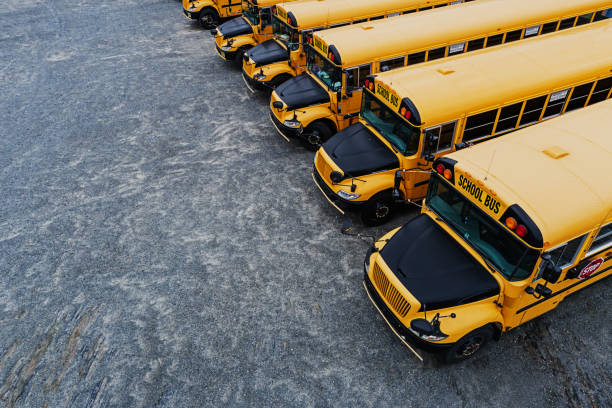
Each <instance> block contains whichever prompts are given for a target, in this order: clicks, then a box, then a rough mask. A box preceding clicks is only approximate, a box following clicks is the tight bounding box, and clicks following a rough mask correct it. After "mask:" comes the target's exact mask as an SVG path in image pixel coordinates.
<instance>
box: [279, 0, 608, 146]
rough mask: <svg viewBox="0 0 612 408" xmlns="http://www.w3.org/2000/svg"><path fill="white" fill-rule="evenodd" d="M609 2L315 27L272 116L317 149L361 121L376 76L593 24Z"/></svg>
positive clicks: (498, 1) (488, 7)
mask: <svg viewBox="0 0 612 408" xmlns="http://www.w3.org/2000/svg"><path fill="white" fill-rule="evenodd" d="M610 7H611V4H610V1H607V0H606V1H602V0H577V1H567V2H559V1H557V0H538V1H532V0H513V1H506V0H479V1H477V2H473V3H469V4H464V5H460V6H453V7H444V8H440V9H435V10H430V11H426V12H424V13H418V14H413V15H409V16H402V17H397V18H394V19H390V20H388V21H382V22H381V21H376V22H373V23H362V24H359V25H355V26H351V27H342V28H337V29H333V30H327V31H323V32H318V33H315V35H314V36H313V41H312V42H313V44H312V45H309V46H307V47H306V55H307V63H306V65H307V68H308V72H307V75H302V76H300V77H296V78H293V79H291V80H289V81H287V82H286V83H284V84H283V85H282V87H281V88H278V89H276V92H274V93H273V94H272V98H271V100H270V112H271V119H272V122H273V123H274V125H275V126H276V129H277V130H278V132H279V133H280V134H281V136H283V137H284V138H285V139H290V138H297V137H299V138H301V139H302V140H303V141H305V142H306V143H307V145H310V146H311V147H312V148H316V147H318V145H319V144H320V143H321V142H324V141H325V140H327V139H328V138H329V137H330V136H331V135H332V134H334V133H335V132H337V131H338V130H342V129H344V128H346V127H347V126H349V125H351V124H354V123H355V122H356V121H357V117H358V113H359V109H360V104H361V94H362V87H363V84H364V82H365V80H366V78H367V77H368V76H369V75H372V74H376V73H379V72H385V71H388V70H393V69H397V68H400V67H404V66H415V65H417V64H421V63H424V62H427V61H432V60H438V59H444V58H448V57H452V56H455V55H460V54H464V53H468V52H474V51H475V50H479V49H482V48H491V47H493V46H498V45H501V44H507V43H510V42H514V41H522V40H524V39H529V38H531V37H536V36H539V35H542V34H546V33H552V32H555V31H560V30H565V29H568V28H570V27H575V26H581V25H585V24H589V23H591V22H595V21H599V20H602V19H605V18H608V17H610V16H611V15H612V13H611V12H610V10H609V9H610ZM274 105H277V106H278V108H274Z"/></svg>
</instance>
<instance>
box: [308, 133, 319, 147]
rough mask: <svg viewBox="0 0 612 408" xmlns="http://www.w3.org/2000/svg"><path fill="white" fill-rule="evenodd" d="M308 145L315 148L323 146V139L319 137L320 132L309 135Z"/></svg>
mask: <svg viewBox="0 0 612 408" xmlns="http://www.w3.org/2000/svg"><path fill="white" fill-rule="evenodd" d="M308 143H310V144H311V145H313V146H319V145H320V144H321V138H320V137H319V132H316V131H315V132H312V133H311V134H309V135H308Z"/></svg>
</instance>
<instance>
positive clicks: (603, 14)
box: [593, 9, 612, 21]
mask: <svg viewBox="0 0 612 408" xmlns="http://www.w3.org/2000/svg"><path fill="white" fill-rule="evenodd" d="M610 17H612V9H607V10H601V11H598V12H597V13H595V18H594V19H593V21H600V20H605V19H606V18H610Z"/></svg>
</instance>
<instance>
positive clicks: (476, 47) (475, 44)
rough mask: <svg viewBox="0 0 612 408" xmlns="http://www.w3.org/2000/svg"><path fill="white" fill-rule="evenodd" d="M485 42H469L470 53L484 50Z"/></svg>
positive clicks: (479, 39)
mask: <svg viewBox="0 0 612 408" xmlns="http://www.w3.org/2000/svg"><path fill="white" fill-rule="evenodd" d="M484 42H485V39H484V38H478V39H476V40H472V41H468V46H467V50H468V52H470V51H474V50H479V49H481V48H483V47H484Z"/></svg>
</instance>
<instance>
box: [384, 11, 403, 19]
mask: <svg viewBox="0 0 612 408" xmlns="http://www.w3.org/2000/svg"><path fill="white" fill-rule="evenodd" d="M400 14H401V13H400V12H399V11H398V12H396V13H389V14H387V18H389V17H395V16H399V15H400Z"/></svg>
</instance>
